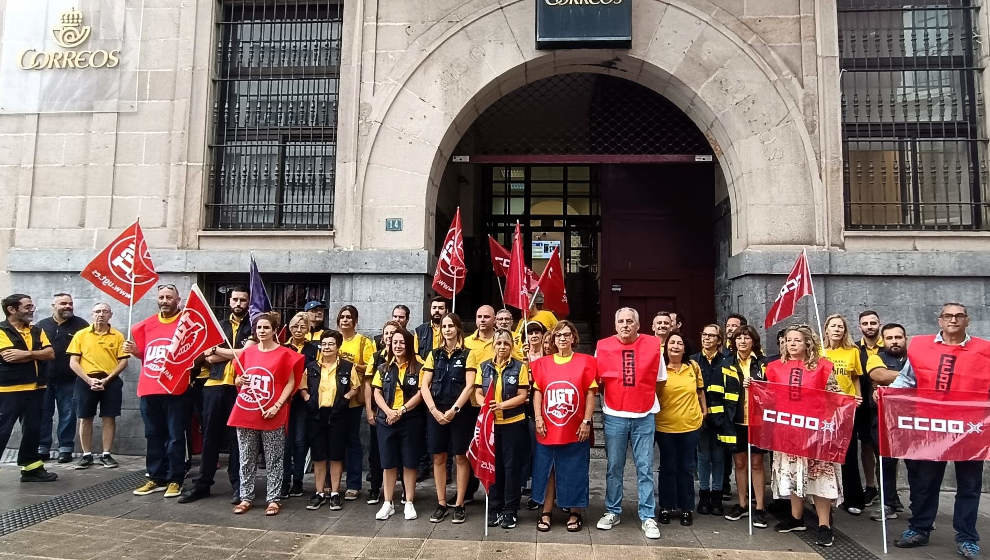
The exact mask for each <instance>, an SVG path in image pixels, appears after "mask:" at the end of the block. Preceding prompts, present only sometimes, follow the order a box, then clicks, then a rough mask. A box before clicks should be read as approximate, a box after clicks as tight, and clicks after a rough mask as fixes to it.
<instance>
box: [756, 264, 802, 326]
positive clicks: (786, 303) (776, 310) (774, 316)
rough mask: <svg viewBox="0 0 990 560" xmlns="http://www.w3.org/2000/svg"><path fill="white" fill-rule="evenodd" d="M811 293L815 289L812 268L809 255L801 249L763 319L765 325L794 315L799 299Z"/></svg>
mask: <svg viewBox="0 0 990 560" xmlns="http://www.w3.org/2000/svg"><path fill="white" fill-rule="evenodd" d="M810 295H814V289H813V288H812V287H811V270H809V269H808V257H807V255H805V253H804V251H801V254H800V255H798V259H797V262H795V263H794V268H792V269H791V273H790V274H788V275H787V281H786V282H784V286H783V287H782V288H781V289H780V293H778V294H777V299H776V300H775V301H774V302H773V305H771V306H770V311H768V312H767V318H766V319H764V320H763V327H764V328H767V329H769V328H770V327H771V326H773V325H775V324H777V323H779V322H780V321H783V320H784V319H786V318H788V317H790V316H791V315H793V314H794V307H795V306H797V302H798V300H800V299H801V298H803V297H804V296H810Z"/></svg>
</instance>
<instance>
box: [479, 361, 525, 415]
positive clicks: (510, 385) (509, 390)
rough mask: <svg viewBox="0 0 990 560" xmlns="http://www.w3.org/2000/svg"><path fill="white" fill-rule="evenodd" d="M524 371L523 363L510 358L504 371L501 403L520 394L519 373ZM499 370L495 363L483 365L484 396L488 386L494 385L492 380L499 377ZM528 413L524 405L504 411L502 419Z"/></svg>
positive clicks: (490, 362)
mask: <svg viewBox="0 0 990 560" xmlns="http://www.w3.org/2000/svg"><path fill="white" fill-rule="evenodd" d="M521 371H522V362H520V361H519V360H517V359H515V358H509V363H508V364H506V366H505V369H503V370H502V398H501V401H502V402H505V401H507V400H509V399H511V398H513V397H515V396H516V395H517V394H518V393H519V373H520V372H521ZM498 375H499V373H498V370H497V369H495V361H494V360H488V361H486V362H485V363H483V364H481V393H482V394H484V395H487V394H488V386H489V385H491V384H492V380H494V379H495V378H496V377H498ZM487 405H488V403H483V404H482V406H487ZM525 412H526V409H525V407H523V406H522V405H520V406H517V407H514V408H507V409H505V410H503V411H502V418H512V417H513V416H517V415H519V414H523V413H525Z"/></svg>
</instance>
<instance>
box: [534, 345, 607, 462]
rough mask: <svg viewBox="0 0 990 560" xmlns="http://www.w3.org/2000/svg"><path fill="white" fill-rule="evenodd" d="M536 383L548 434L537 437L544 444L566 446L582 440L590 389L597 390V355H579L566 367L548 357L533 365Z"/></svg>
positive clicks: (541, 412)
mask: <svg viewBox="0 0 990 560" xmlns="http://www.w3.org/2000/svg"><path fill="white" fill-rule="evenodd" d="M531 371H532V374H533V384H534V386H535V387H538V388H539V389H538V390H539V391H540V393H542V395H543V406H542V409H541V410H540V414H542V415H543V424H544V425H545V426H546V429H547V435H546V436H545V437H540V435H539V434H537V436H536V441H538V442H539V443H541V444H543V445H565V444H568V443H575V442H576V441H577V440H578V437H577V434H578V430H579V429H580V428H581V422H582V421H583V420H584V407H585V405H586V404H587V400H586V399H587V396H588V389H590V388H591V387H597V384H596V383H595V378H596V377H597V376H598V363H597V362H596V361H595V358H594V357H593V356H589V355H587V354H578V353H575V354H574V355H573V356H572V357H571V360H570V361H569V362H567V363H566V364H558V363H557V362H555V361H554V357H553V356H544V357H542V358H540V359H539V360H536V361H535V362H533V363H532V364H531Z"/></svg>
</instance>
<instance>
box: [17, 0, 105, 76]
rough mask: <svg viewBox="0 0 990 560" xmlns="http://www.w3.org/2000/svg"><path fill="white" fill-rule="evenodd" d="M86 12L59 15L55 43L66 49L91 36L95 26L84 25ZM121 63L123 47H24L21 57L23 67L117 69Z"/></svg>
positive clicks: (18, 60) (18, 65)
mask: <svg viewBox="0 0 990 560" xmlns="http://www.w3.org/2000/svg"><path fill="white" fill-rule="evenodd" d="M83 19H84V17H83V13H82V12H80V11H79V10H77V9H75V8H72V9H70V10H69V11H67V12H64V13H63V14H62V15H61V16H60V17H59V23H58V24H57V25H55V27H54V28H52V35H53V36H54V37H55V42H56V43H58V45H59V46H60V47H62V48H65V49H71V48H74V47H78V46H80V45H82V44H83V43H85V42H86V40H87V39H89V36H90V33H91V32H92V28H91V27H90V26H88V25H83ZM119 65H120V49H113V50H105V49H97V50H92V51H53V52H46V51H37V50H35V49H24V50H23V51H21V53H20V55H18V57H17V67H18V68H20V69H21V70H45V69H54V68H58V69H63V70H64V69H70V68H71V69H77V70H82V69H85V68H116V67H117V66H119Z"/></svg>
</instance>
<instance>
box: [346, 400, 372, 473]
mask: <svg viewBox="0 0 990 560" xmlns="http://www.w3.org/2000/svg"><path fill="white" fill-rule="evenodd" d="M366 423H367V422H365V420H364V407H363V406H355V407H353V408H348V409H347V455H346V456H345V461H344V465H345V467H346V469H347V489H348V490H360V489H361V471H362V470H363V468H364V451H363V450H362V449H361V424H366Z"/></svg>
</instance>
